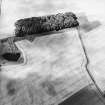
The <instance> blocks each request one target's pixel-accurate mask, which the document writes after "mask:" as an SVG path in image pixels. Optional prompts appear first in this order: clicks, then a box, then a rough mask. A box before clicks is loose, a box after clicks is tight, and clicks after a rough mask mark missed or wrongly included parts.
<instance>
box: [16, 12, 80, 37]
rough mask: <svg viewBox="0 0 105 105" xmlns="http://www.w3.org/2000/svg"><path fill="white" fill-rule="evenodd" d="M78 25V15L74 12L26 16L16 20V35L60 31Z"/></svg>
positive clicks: (22, 35)
mask: <svg viewBox="0 0 105 105" xmlns="http://www.w3.org/2000/svg"><path fill="white" fill-rule="evenodd" d="M78 25H79V23H78V21H77V17H76V15H75V14H74V13H72V12H67V13H64V14H63V13H58V14H56V15H49V16H41V17H31V18H24V19H20V20H17V21H16V23H15V26H16V29H15V35H16V36H17V37H24V36H26V35H32V34H35V35H36V36H37V35H38V36H39V35H40V34H41V33H44V32H50V31H59V30H62V29H65V28H73V27H76V26H78Z"/></svg>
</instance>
